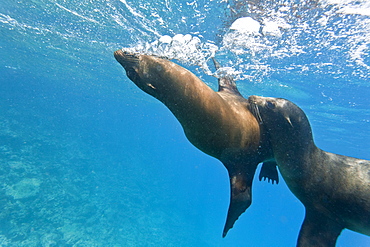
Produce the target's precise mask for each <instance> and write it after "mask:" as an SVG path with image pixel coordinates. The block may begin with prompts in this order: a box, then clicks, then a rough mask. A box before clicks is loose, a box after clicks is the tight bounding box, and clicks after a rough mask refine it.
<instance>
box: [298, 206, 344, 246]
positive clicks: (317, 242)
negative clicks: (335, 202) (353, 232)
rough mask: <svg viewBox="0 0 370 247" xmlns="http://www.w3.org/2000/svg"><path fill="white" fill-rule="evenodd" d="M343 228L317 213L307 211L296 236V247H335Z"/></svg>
mask: <svg viewBox="0 0 370 247" xmlns="http://www.w3.org/2000/svg"><path fill="white" fill-rule="evenodd" d="M343 229H344V228H343V227H341V226H340V225H339V224H338V222H335V221H333V220H331V219H330V218H328V216H325V215H322V214H320V213H319V212H313V211H307V209H306V216H305V218H304V221H303V224H302V227H301V230H300V232H299V236H298V242H297V247H307V246H308V247H309V246H315V247H335V243H336V241H337V238H338V236H339V235H340V233H341V232H342V230H343Z"/></svg>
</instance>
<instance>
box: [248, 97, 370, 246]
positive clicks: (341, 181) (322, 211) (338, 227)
mask: <svg viewBox="0 0 370 247" xmlns="http://www.w3.org/2000/svg"><path fill="white" fill-rule="evenodd" d="M249 103H250V109H251V111H252V112H253V113H254V115H255V116H256V118H257V119H259V120H260V121H261V125H263V126H265V128H264V129H265V130H266V131H267V135H268V136H269V140H270V142H271V146H272V149H273V153H274V157H275V160H276V162H277V164H278V167H279V170H280V172H281V175H282V177H283V178H284V180H285V182H286V184H287V185H288V187H289V189H290V190H291V191H292V192H293V193H294V195H295V196H296V197H297V198H298V199H299V200H300V201H301V202H302V203H303V204H304V206H305V209H306V215H305V219H304V222H303V224H302V227H301V230H300V233H299V237H298V243H297V246H299V247H303V246H304V247H307V246H312V247H313V246H315V247H318V246H319V247H320V246H321V247H333V246H335V243H336V240H337V238H338V236H339V235H340V233H341V232H342V230H343V229H345V228H347V229H350V230H352V231H355V232H359V233H362V234H365V235H368V236H370V161H368V160H362V159H356V158H351V157H347V156H343V155H337V154H333V153H329V152H325V151H323V150H321V149H319V148H318V147H316V145H315V143H314V140H313V137H312V131H311V127H310V123H309V121H308V119H307V117H306V114H305V113H304V112H303V111H302V110H301V109H300V108H299V107H298V106H296V105H295V104H293V103H292V102H290V101H288V100H285V99H280V98H265V97H258V96H251V97H249Z"/></svg>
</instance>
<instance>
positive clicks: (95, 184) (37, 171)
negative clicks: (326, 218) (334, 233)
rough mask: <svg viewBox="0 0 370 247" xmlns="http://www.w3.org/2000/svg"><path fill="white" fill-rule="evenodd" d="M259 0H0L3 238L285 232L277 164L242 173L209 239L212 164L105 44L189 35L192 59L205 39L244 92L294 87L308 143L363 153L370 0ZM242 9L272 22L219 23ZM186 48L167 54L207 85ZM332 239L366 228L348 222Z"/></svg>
mask: <svg viewBox="0 0 370 247" xmlns="http://www.w3.org/2000/svg"><path fill="white" fill-rule="evenodd" d="M253 2H257V1H253ZM271 2H272V1H260V2H259V3H257V6H258V8H257V9H256V10H254V11H249V10H248V9H244V8H242V7H240V6H239V7H238V8H236V6H234V5H233V3H232V1H230V3H229V5H231V6H229V5H228V3H227V2H226V1H221V0H217V1H205V0H203V1H196V0H195V1H189V2H186V1H178V0H177V1H172V0H166V1H162V2H161V3H160V2H158V1H148V0H139V1H137V0H126V1H125V0H121V1H118V0H106V1H97V0H89V1H62V0H32V1H10V0H2V1H1V3H0V37H1V38H0V57H1V59H0V164H1V165H0V181H1V183H0V209H1V210H0V246H294V245H295V242H296V239H297V236H298V231H299V229H300V225H301V223H302V220H303V217H304V208H303V206H302V205H301V203H300V202H299V201H298V200H297V199H296V198H295V197H294V196H293V195H292V193H291V192H290V191H289V190H288V188H287V187H286V185H285V183H284V182H283V181H282V179H281V181H282V182H281V183H280V184H279V185H271V184H268V183H266V182H259V181H258V179H257V180H255V181H254V185H253V186H254V187H253V203H252V206H251V207H250V208H249V209H248V210H247V211H246V212H245V213H244V214H243V215H242V216H241V217H240V219H239V220H238V221H237V222H236V224H235V226H234V228H233V229H232V230H231V231H230V232H229V233H228V235H227V237H226V238H225V239H223V238H221V234H222V229H223V225H224V222H225V218H226V213H227V207H228V203H229V184H228V176H227V172H226V170H225V168H224V167H223V166H222V164H221V163H220V162H219V161H218V160H216V159H214V158H212V157H209V156H207V155H205V154H203V153H201V152H200V151H199V150H197V149H196V148H195V147H193V146H192V145H191V144H190V143H189V142H188V141H187V140H186V138H185V136H184V134H183V131H182V128H181V126H180V125H179V123H178V122H177V120H176V119H175V117H174V116H173V115H172V114H171V113H170V111H169V110H168V109H166V108H165V107H164V106H163V105H162V104H161V103H160V102H158V101H156V100H155V99H153V98H151V97H150V96H148V95H146V94H145V93H143V92H142V91H140V90H139V89H138V88H137V87H136V86H135V85H134V84H133V83H132V82H131V81H130V80H128V78H127V77H126V76H125V73H124V71H123V69H122V67H121V66H120V65H119V64H118V63H117V62H116V61H115V60H114V58H113V52H114V51H115V50H117V49H120V48H123V47H131V48H135V47H136V48H135V49H139V48H137V47H138V46H141V47H142V46H143V45H145V44H146V45H147V46H149V47H150V49H147V50H146V51H151V52H153V47H152V46H153V44H152V42H155V41H156V40H159V39H160V38H161V37H162V36H164V35H169V36H171V37H173V36H175V35H176V34H191V35H192V37H197V38H199V40H200V42H201V44H202V45H203V46H201V48H199V49H198V50H196V51H194V52H199V54H198V55H197V57H198V58H202V59H204V60H205V61H206V63H205V64H207V61H208V60H207V59H209V57H210V54H209V49H208V48H204V47H209V46H210V45H213V46H215V47H217V50H216V52H215V55H216V58H217V59H218V60H219V62H220V63H221V64H222V65H223V66H225V67H228V68H229V72H230V71H233V72H235V73H234V75H235V76H236V78H238V79H239V80H238V87H239V89H240V91H241V92H242V93H243V95H245V96H246V97H247V96H248V95H251V94H256V95H263V96H274V97H284V98H287V99H289V100H291V101H293V102H295V103H296V104H298V105H299V106H300V107H301V108H302V109H303V110H304V111H305V112H306V113H307V115H308V117H309V119H310V122H311V124H312V128H313V131H314V136H315V141H316V143H317V145H318V146H319V147H320V148H322V149H324V150H326V151H330V152H334V153H338V154H343V155H348V156H354V157H358V158H363V159H370V146H369V143H368V140H369V139H370V131H369V126H370V110H369V105H370V99H369V95H370V76H369V75H370V73H369V72H370V56H369V52H370V32H369V30H370V17H369V15H368V13H370V6H369V5H368V3H367V2H366V1H342V2H341V1H325V2H320V1H319V2H312V1H307V2H305V1H302V2H301V4H300V5H296V4H295V3H294V1H288V0H287V1H280V3H281V4H280V5H278V4H275V3H271ZM231 8H233V9H234V10H236V12H233V13H234V14H232V13H231V12H230V9H231ZM245 16H250V17H252V18H253V19H254V20H256V21H258V22H259V23H260V24H261V28H262V27H263V26H267V24H266V23H267V22H268V21H272V22H274V23H279V26H278V30H279V31H280V35H276V36H274V35H270V34H268V33H266V32H265V33H264V35H250V34H246V33H244V34H240V35H239V34H235V31H233V30H230V29H229V27H230V25H231V23H232V22H233V21H234V20H235V19H236V18H239V17H245ZM261 32H262V31H261ZM233 35H234V36H233ZM238 35H239V36H238ZM243 35H244V36H243ZM246 40H247V41H248V42H247V43H245V41H246ZM233 42H234V43H233ZM243 42H244V43H243ZM202 47H203V48H202ZM171 49H172V48H171ZM154 53H155V52H154ZM184 55H187V54H179V53H176V54H174V58H175V60H174V61H175V62H177V63H179V64H180V65H182V66H185V67H186V68H188V69H190V70H191V71H192V72H194V73H196V75H197V76H199V77H201V78H202V79H203V80H204V81H206V82H207V84H208V85H210V86H211V87H212V88H216V87H217V80H216V79H215V78H214V77H212V76H210V75H211V74H212V73H214V69H213V68H211V67H210V66H209V67H207V66H205V64H199V63H198V62H197V61H195V60H194V57H193V58H191V57H190V58H189V57H186V56H185V57H184ZM176 58H177V59H176ZM257 172H258V171H257ZM337 246H342V247H347V246H348V247H351V246H357V247H365V246H370V238H369V237H367V236H364V235H361V234H357V233H354V232H351V231H348V230H345V231H344V232H343V233H342V234H341V236H340V237H339V239H338V243H337Z"/></svg>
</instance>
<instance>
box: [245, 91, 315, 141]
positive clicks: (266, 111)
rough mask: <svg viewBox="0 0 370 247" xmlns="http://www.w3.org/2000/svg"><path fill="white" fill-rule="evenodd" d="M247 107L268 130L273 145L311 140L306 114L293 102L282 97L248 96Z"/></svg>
mask: <svg viewBox="0 0 370 247" xmlns="http://www.w3.org/2000/svg"><path fill="white" fill-rule="evenodd" d="M248 102H249V104H250V105H249V108H250V111H251V112H252V113H253V115H254V116H255V117H256V118H257V119H258V121H259V122H260V124H261V125H263V126H264V129H265V130H266V131H267V132H268V134H269V138H270V140H271V141H272V144H273V146H276V145H280V146H281V145H286V144H289V146H290V145H299V146H302V147H303V146H304V145H307V144H310V143H312V142H313V140H312V130H311V126H310V123H309V121H308V119H307V116H306V114H305V113H304V112H303V110H302V109H301V108H299V107H298V106H297V105H295V104H294V103H293V102H291V101H289V100H286V99H283V98H272V97H260V96H254V95H253V96H250V97H249V98H248Z"/></svg>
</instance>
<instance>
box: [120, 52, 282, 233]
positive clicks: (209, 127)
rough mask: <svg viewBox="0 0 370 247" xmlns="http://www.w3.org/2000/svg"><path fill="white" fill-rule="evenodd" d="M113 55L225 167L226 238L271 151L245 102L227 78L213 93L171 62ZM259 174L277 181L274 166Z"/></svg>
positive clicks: (248, 202) (188, 72)
mask: <svg viewBox="0 0 370 247" xmlns="http://www.w3.org/2000/svg"><path fill="white" fill-rule="evenodd" d="M114 56H115V58H116V60H117V61H118V62H119V63H120V64H121V65H122V66H123V68H124V69H125V70H126V74H127V76H128V78H129V79H131V80H132V81H133V82H134V83H135V84H136V85H137V86H138V87H139V88H140V89H141V90H143V91H144V92H146V93H148V94H150V95H152V96H153V97H155V98H156V99H158V100H160V101H161V102H162V103H164V104H165V105H166V106H167V107H168V108H169V109H170V111H171V112H172V113H173V114H174V115H175V117H176V118H177V119H178V121H179V122H180V124H181V125H182V127H183V129H184V132H185V135H186V137H187V138H188V140H189V141H190V142H191V143H192V144H193V145H194V146H195V147H197V148H198V149H200V150H201V151H203V152H204V153H206V154H208V155H210V156H213V157H215V158H217V159H218V160H220V161H221V162H222V163H223V164H224V166H225V167H226V169H227V171H228V173H229V178H230V185H231V199H230V206H229V210H228V214H227V219H226V223H225V227H224V231H223V237H225V236H226V234H227V232H228V230H229V229H231V228H232V227H233V225H234V223H235V221H236V220H237V219H238V218H239V216H240V215H241V214H242V213H243V212H244V211H245V210H246V209H247V208H248V207H249V206H250V205H251V193H252V190H251V188H252V181H253V177H254V173H255V171H256V168H257V165H258V164H259V163H260V162H262V161H265V160H270V158H271V157H272V152H271V148H269V144H268V142H266V141H265V138H264V136H262V135H261V134H260V133H261V132H260V126H259V124H258V122H257V120H256V118H255V117H254V116H253V114H252V113H251V112H250V111H249V108H248V104H249V103H248V100H247V99H245V98H243V96H242V95H241V94H240V93H239V91H238V89H237V87H236V84H235V82H234V80H233V79H232V78H231V77H229V76H224V77H222V78H220V79H219V91H218V92H215V91H213V90H212V89H211V88H210V87H208V86H207V85H206V84H205V83H204V82H202V81H201V80H200V79H199V78H198V77H196V76H195V75H194V74H193V73H191V72H190V71H188V70H187V69H185V68H183V67H181V66H179V65H177V64H175V63H173V62H171V61H169V60H166V59H161V58H158V57H154V56H148V55H140V54H132V53H127V52H124V51H122V50H118V51H116V52H115V53H114ZM263 170H264V175H263V176H264V177H266V176H267V177H269V178H270V179H272V180H273V181H276V180H277V177H278V174H277V170H276V165H275V166H274V165H272V166H271V165H268V166H266V167H264V168H263Z"/></svg>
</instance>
